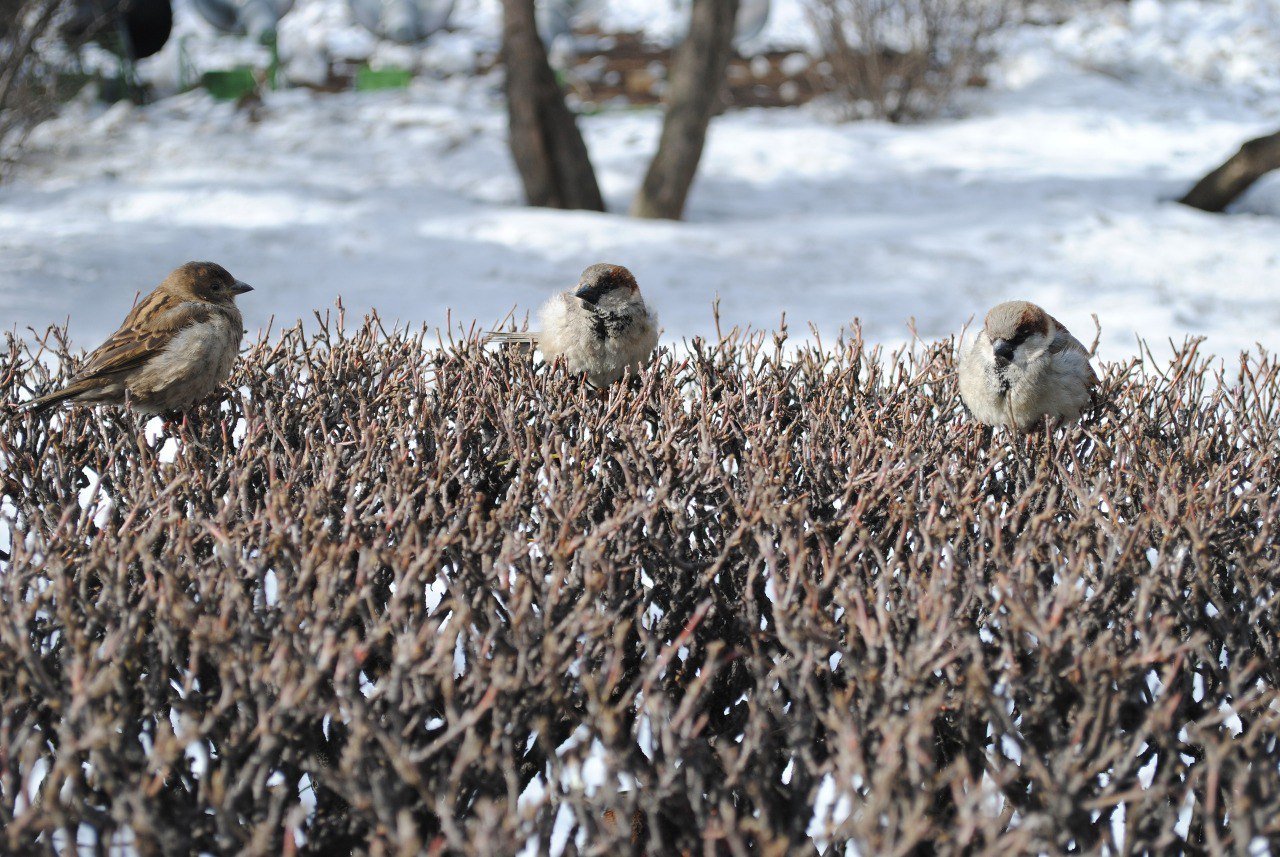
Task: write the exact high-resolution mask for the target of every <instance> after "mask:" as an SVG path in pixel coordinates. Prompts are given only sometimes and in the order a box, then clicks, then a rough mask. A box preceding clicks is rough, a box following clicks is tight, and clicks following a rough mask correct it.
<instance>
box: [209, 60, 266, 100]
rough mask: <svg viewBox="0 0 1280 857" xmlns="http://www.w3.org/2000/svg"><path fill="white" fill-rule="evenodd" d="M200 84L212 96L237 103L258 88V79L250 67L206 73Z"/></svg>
mask: <svg viewBox="0 0 1280 857" xmlns="http://www.w3.org/2000/svg"><path fill="white" fill-rule="evenodd" d="M200 82H201V84H202V85H203V86H204V88H205V89H207V90H209V94H210V95H212V96H213V97H214V98H219V99H222V100H223V101H237V100H239V99H241V98H244V97H245V96H246V95H248V94H249V93H251V92H253V91H255V90H256V89H257V88H258V79H257V78H256V77H254V74H253V69H251V68H249V67H248V66H240V67H238V68H233V69H228V70H227V71H206V72H205V73H204V75H203V76H202V77H201V78H200Z"/></svg>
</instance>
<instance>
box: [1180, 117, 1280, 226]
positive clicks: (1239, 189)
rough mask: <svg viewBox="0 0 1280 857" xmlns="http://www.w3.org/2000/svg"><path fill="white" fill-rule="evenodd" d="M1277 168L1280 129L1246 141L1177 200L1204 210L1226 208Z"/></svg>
mask: <svg viewBox="0 0 1280 857" xmlns="http://www.w3.org/2000/svg"><path fill="white" fill-rule="evenodd" d="M1274 169H1280V132H1277V133H1275V134H1271V135H1270V136H1267V137H1259V138H1258V139H1256V140H1250V141H1249V142H1247V143H1245V144H1244V145H1243V146H1241V147H1240V151H1238V152H1236V153H1235V154H1234V155H1232V156H1231V157H1230V158H1228V159H1227V162H1226V163H1225V164H1223V165H1222V166H1220V167H1218V168H1217V169H1216V170H1214V171H1213V172H1211V173H1209V175H1207V176H1205V177H1204V178H1202V179H1200V181H1199V182H1197V183H1196V186H1195V187H1193V188H1192V189H1191V190H1190V191H1188V192H1187V195H1186V196H1184V197H1183V198H1182V199H1180V200H1178V202H1180V203H1182V204H1183V205H1189V206H1191V207H1192V208H1198V209H1200V210H1202V211H1215V212H1217V211H1224V210H1225V209H1226V207H1227V206H1228V205H1230V204H1231V203H1232V202H1234V201H1235V200H1236V198H1237V197H1239V196H1240V194H1242V193H1244V192H1245V191H1246V190H1248V189H1249V186H1250V185H1252V184H1253V183H1254V182H1256V181H1257V180H1258V179H1260V178H1262V177H1263V176H1264V175H1266V174H1267V173H1269V172H1271V171H1272V170H1274Z"/></svg>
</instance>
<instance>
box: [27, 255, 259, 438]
mask: <svg viewBox="0 0 1280 857" xmlns="http://www.w3.org/2000/svg"><path fill="white" fill-rule="evenodd" d="M252 290H253V288H252V287H251V286H248V285H246V284H244V283H242V282H240V281H239V280H237V279H236V278H235V277H233V276H231V275H230V274H228V273H227V271H226V269H225V268H223V267H222V266H221V265H215V264H213V263H212V262H188V263H187V264H185V265H183V266H182V267H181V268H178V269H177V270H175V271H174V272H173V273H171V274H170V275H169V276H168V277H166V278H165V280H164V282H163V283H161V284H160V285H159V286H158V287H157V288H156V290H155V291H153V292H152V293H151V294H149V295H147V296H146V297H145V298H143V299H142V301H141V302H140V303H139V304H138V305H137V306H135V307H134V308H133V311H132V312H130V313H129V315H128V316H127V317H126V318H125V320H124V324H122V325H121V326H120V329H119V330H117V331H116V332H115V333H113V334H111V337H110V338H109V339H108V340H107V341H106V342H104V343H103V344H102V345H101V346H99V348H98V350H96V351H94V352H93V353H92V354H90V355H89V360H88V361H87V362H86V363H85V365H84V368H82V369H81V370H80V371H79V372H78V373H76V376H75V377H74V378H72V379H71V383H69V384H68V385H67V386H65V387H63V388H62V389H61V390H58V391H57V392H54V393H50V394H49V395H47V396H42V397H40V398H39V399H36V400H34V401H32V402H30V403H28V404H27V407H29V408H30V409H32V410H33V411H35V412H36V413H39V412H41V411H44V410H47V409H49V408H52V407H54V406H56V405H59V404H61V403H63V402H74V403H80V404H87V405H123V404H125V403H126V402H128V404H129V405H130V406H132V407H133V408H135V409H137V410H139V411H142V412H143V413H152V414H155V413H161V412H164V411H170V410H181V409H183V408H187V407H189V406H190V405H192V404H194V403H195V402H197V401H199V400H200V399H203V398H205V397H206V396H208V395H209V394H210V393H212V392H213V390H214V388H215V387H217V386H218V385H219V384H221V383H222V382H223V381H225V380H226V378H227V376H228V375H230V374H231V367H232V365H234V363H235V360H236V352H238V351H239V350H240V339H241V338H242V337H243V336H244V320H243V319H242V318H241V317H240V310H239V309H237V308H236V300H235V299H236V295H240V294H244V293H245V292H248V291H252Z"/></svg>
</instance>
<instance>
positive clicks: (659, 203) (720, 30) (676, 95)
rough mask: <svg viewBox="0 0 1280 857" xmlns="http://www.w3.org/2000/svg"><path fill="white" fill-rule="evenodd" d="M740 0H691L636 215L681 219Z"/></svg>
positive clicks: (730, 45)
mask: <svg viewBox="0 0 1280 857" xmlns="http://www.w3.org/2000/svg"><path fill="white" fill-rule="evenodd" d="M737 16H738V0H693V9H692V11H691V12H690V21H689V35H687V36H686V37H685V40H684V42H683V43H682V44H681V45H680V48H679V50H677V51H676V56H675V61H674V62H673V63H672V68H671V85H670V89H669V90H668V91H667V115H666V118H665V119H664V120H663V123H662V138H661V140H660V141H659V142H658V153H657V154H656V155H654V157H653V162H652V163H651V164H649V172H648V174H647V175H645V177H644V184H643V185H641V187H640V193H639V194H638V195H637V196H636V201H635V204H634V205H632V207H631V213H632V214H633V215H635V216H636V217H665V218H668V219H670V220H679V219H680V218H681V216H682V215H683V214H684V205H685V201H686V200H687V199H688V198H689V188H690V187H691V186H692V185H693V177H694V174H695V173H697V171H698V161H699V160H701V158H702V147H703V144H704V143H705V142H706V139H707V126H708V125H710V124H711V116H712V114H713V113H714V112H715V109H716V106H717V103H718V101H719V98H720V91H721V87H722V86H723V84H724V73H725V69H726V68H727V67H728V65H729V56H730V54H731V53H732V51H733V24H734V19H736V18H737Z"/></svg>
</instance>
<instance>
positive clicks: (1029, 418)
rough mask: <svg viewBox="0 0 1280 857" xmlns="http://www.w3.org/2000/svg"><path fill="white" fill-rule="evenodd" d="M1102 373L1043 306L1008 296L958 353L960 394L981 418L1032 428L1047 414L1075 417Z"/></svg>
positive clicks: (1064, 418)
mask: <svg viewBox="0 0 1280 857" xmlns="http://www.w3.org/2000/svg"><path fill="white" fill-rule="evenodd" d="M1097 384H1098V376H1097V375H1095V374H1094V372H1093V368H1092V367H1091V366H1090V365H1089V351H1088V350H1087V349H1086V348H1085V347H1084V346H1083V345H1081V344H1080V341H1079V340H1078V339H1076V338H1075V337H1074V336H1072V335H1071V333H1070V331H1068V330H1067V329H1066V328H1065V327H1063V326H1062V324H1061V323H1059V322H1058V321H1057V320H1056V319H1055V318H1053V317H1052V316H1051V315H1049V314H1048V313H1046V312H1045V311H1044V310H1042V309H1041V308H1040V307H1038V306H1036V305H1035V304H1032V303H1027V302H1026V301H1008V302H1006V303H1002V304H1000V305H999V306H997V307H995V308H994V309H992V310H991V312H989V313H987V318H986V323H985V324H984V326H983V328H982V330H981V331H980V332H979V333H978V335H977V337H976V338H975V339H974V341H973V343H972V344H971V345H970V346H969V347H968V348H967V349H965V350H964V351H963V353H962V354H961V356H960V398H961V399H963V400H964V403H965V405H966V406H967V407H968V408H969V410H970V411H971V412H972V413H973V416H974V417H975V418H976V419H977V420H978V421H979V422H982V423H986V424H987V425H992V426H1001V425H1004V426H1011V427H1013V428H1015V429H1020V430H1024V431H1025V430H1027V429H1030V428H1031V427H1032V426H1033V425H1034V424H1035V423H1036V422H1038V421H1039V420H1040V419H1041V418H1043V417H1046V416H1047V417H1051V418H1053V419H1056V420H1058V421H1059V422H1075V421H1076V420H1078V419H1080V414H1081V413H1082V412H1083V411H1084V409H1085V408H1087V407H1088V406H1089V404H1090V403H1091V402H1092V401H1093V391H1094V388H1095V387H1096V386H1097Z"/></svg>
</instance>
